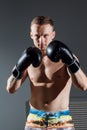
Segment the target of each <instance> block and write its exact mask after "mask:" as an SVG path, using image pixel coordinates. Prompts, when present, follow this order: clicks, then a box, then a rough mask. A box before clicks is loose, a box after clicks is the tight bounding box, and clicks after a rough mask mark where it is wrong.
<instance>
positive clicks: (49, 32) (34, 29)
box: [30, 24, 55, 52]
mask: <svg viewBox="0 0 87 130" xmlns="http://www.w3.org/2000/svg"><path fill="white" fill-rule="evenodd" d="M30 36H31V38H32V39H33V42H34V45H35V46H36V47H38V48H39V49H40V50H41V51H42V52H45V51H46V48H47V46H48V44H49V43H50V42H51V41H52V40H53V39H54V37H55V31H53V28H52V26H51V25H50V24H44V25H38V24H33V25H32V26H31V32H30Z"/></svg>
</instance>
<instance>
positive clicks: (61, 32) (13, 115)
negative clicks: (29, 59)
mask: <svg viewBox="0 0 87 130" xmlns="http://www.w3.org/2000/svg"><path fill="white" fill-rule="evenodd" d="M37 15H46V16H50V17H51V18H53V19H54V21H55V28H56V32H57V35H56V39H59V40H61V41H63V42H65V43H66V44H67V45H68V46H69V47H70V49H71V50H72V51H73V52H74V53H75V54H76V55H77V56H78V57H79V60H80V64H81V67H82V69H83V71H84V72H85V73H86V74H87V58H86V57H87V55H86V54H87V53H86V52H87V1H86V0H43V1H42V0H22V1H21V0H13V1H12V0H8V1H6V0H0V130H5V129H6V130H23V128H24V123H25V120H26V112H25V102H26V101H27V100H28V99H29V95H30V88H29V81H28V80H26V81H25V83H24V84H23V85H22V87H21V88H20V89H19V90H18V91H17V92H16V93H15V94H8V93H7V91H6V82H7V79H8V77H9V76H10V74H11V70H12V68H13V66H14V65H15V63H16V62H17V60H18V58H19V57H20V55H21V52H22V51H23V50H24V49H25V48H27V47H28V46H31V45H33V44H32V40H31V39H30V37H29V24H30V22H31V20H32V18H34V17H35V16H37ZM71 97H82V98H83V97H87V92H82V91H81V90H79V89H77V88H76V87H73V88H72V91H71Z"/></svg>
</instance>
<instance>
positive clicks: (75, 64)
mask: <svg viewBox="0 0 87 130" xmlns="http://www.w3.org/2000/svg"><path fill="white" fill-rule="evenodd" d="M68 68H69V70H70V72H71V73H76V72H77V71H78V70H79V68H80V64H79V62H78V61H77V60H74V61H73V63H71V64H70V65H68Z"/></svg>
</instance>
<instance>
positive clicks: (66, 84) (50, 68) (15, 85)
mask: <svg viewBox="0 0 87 130" xmlns="http://www.w3.org/2000/svg"><path fill="white" fill-rule="evenodd" d="M55 35H56V33H55V31H53V28H52V26H51V25H50V24H43V25H37V24H33V25H32V26H31V32H30V37H31V38H32V40H33V42H34V45H35V46H36V47H38V48H39V49H40V50H41V52H42V54H43V58H42V62H41V64H40V66H39V67H37V68H34V67H33V66H32V65H30V66H29V67H28V68H27V69H26V70H25V72H24V74H23V77H22V79H20V80H16V79H15V78H14V77H13V75H11V76H10V77H9V78H8V80H7V87H6V88H7V91H8V92H9V93H14V92H16V91H17V90H18V89H19V88H20V87H21V85H22V83H23V82H24V81H25V79H26V78H27V77H28V78H29V81H30V87H31V97H30V101H29V104H30V105H31V107H33V108H36V109H39V110H45V111H52V112H56V111H60V110H66V109H69V97H70V90H71V86H72V83H73V84H74V85H75V86H77V87H78V88H80V89H82V90H86V89H87V77H86V75H85V73H84V72H83V71H82V69H81V68H79V70H78V71H77V72H76V73H75V74H71V73H70V72H69V71H68V67H67V66H66V65H65V64H64V63H63V62H62V61H61V59H60V61H59V62H57V63H54V62H52V61H51V60H50V59H49V58H48V57H47V55H46V48H47V46H48V44H49V43H50V42H51V41H52V40H53V39H54V38H55Z"/></svg>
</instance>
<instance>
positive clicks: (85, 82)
mask: <svg viewBox="0 0 87 130" xmlns="http://www.w3.org/2000/svg"><path fill="white" fill-rule="evenodd" d="M71 75H72V79H73V84H75V85H76V86H77V87H79V88H80V89H82V90H84V91H85V90H87V76H86V75H85V73H84V72H83V71H82V69H81V68H79V70H78V71H77V72H76V73H72V74H71Z"/></svg>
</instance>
